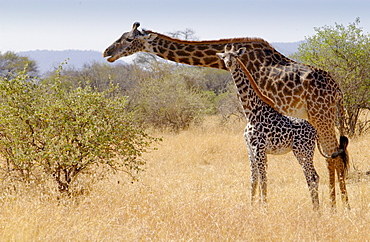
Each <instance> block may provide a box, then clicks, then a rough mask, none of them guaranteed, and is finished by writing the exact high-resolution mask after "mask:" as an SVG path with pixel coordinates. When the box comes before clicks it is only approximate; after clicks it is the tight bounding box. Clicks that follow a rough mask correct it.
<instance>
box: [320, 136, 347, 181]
mask: <svg viewBox="0 0 370 242" xmlns="http://www.w3.org/2000/svg"><path fill="white" fill-rule="evenodd" d="M348 143H349V141H348V138H347V137H346V136H340V139H339V148H338V149H337V150H336V151H335V152H334V153H333V154H331V155H327V154H325V153H324V151H323V150H322V148H321V145H320V143H319V139H317V147H318V149H319V151H320V154H321V155H322V156H323V157H325V158H332V159H334V158H337V157H338V156H340V157H341V158H342V162H343V166H344V172H345V174H346V173H347V171H348V168H349V157H348V151H347V146H348Z"/></svg>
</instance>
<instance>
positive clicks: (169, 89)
mask: <svg viewBox="0 0 370 242" xmlns="http://www.w3.org/2000/svg"><path fill="white" fill-rule="evenodd" d="M171 66H172V65H169V66H168V68H169V67H171ZM192 74H193V72H192V69H190V68H179V67H177V68H176V69H169V70H168V71H163V72H162V73H160V75H157V76H152V77H150V78H146V79H144V80H141V82H140V83H139V84H138V87H137V89H136V93H133V95H132V96H131V97H132V103H133V104H134V105H135V108H137V113H138V116H139V117H140V120H141V121H142V122H143V123H144V124H148V125H152V126H154V127H156V128H160V129H163V128H164V129H170V130H173V131H178V130H182V129H186V128H188V127H189V126H190V125H191V124H194V123H195V124H197V123H199V122H201V121H202V118H203V116H204V114H207V113H208V112H210V109H211V105H210V103H209V102H210V100H209V99H210V95H209V94H207V93H206V92H202V91H200V90H198V89H197V88H195V87H192V86H189V85H188V83H187V81H188V80H189V78H190V77H191V75H192ZM191 78H193V77H191Z"/></svg>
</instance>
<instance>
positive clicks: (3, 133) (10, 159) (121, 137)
mask: <svg viewBox="0 0 370 242" xmlns="http://www.w3.org/2000/svg"><path fill="white" fill-rule="evenodd" d="M59 71H60V70H59ZM115 90H116V87H114V86H111V87H110V88H109V89H108V90H105V91H101V92H98V91H94V90H92V88H91V87H90V86H89V85H87V86H85V87H83V88H82V87H79V88H76V89H70V90H67V89H66V88H62V85H61V82H60V80H59V78H58V75H57V76H56V77H55V79H54V82H48V84H40V83H38V82H37V80H34V79H30V78H29V76H28V75H27V74H25V73H24V72H23V73H19V74H18V75H16V76H15V77H13V78H11V79H7V78H2V79H0V98H1V100H0V154H1V156H2V157H3V158H5V161H6V162H5V171H6V172H7V173H8V175H13V176H16V177H18V178H20V179H21V180H23V181H30V180H32V179H39V178H40V177H41V176H44V177H47V178H48V179H53V180H54V181H55V182H56V183H57V185H58V188H59V191H61V192H67V193H69V192H70V185H71V184H72V183H73V182H74V181H75V180H76V178H77V177H78V176H81V175H83V174H85V175H86V173H85V172H86V171H88V170H90V172H91V169H92V168H93V167H96V166H98V165H99V166H100V167H104V168H108V170H110V171H117V170H122V171H125V172H128V173H129V174H131V175H133V176H134V175H135V173H137V172H139V171H140V170H142V166H143V165H144V164H145V162H144V161H143V160H142V159H141V156H142V154H143V153H144V152H145V151H146V149H147V148H148V147H149V146H150V144H151V143H152V142H153V141H155V140H156V139H155V138H153V137H151V136H149V135H148V134H147V133H145V132H144V131H143V130H141V129H139V128H137V127H136V126H135V125H134V122H133V117H132V114H131V113H129V112H128V111H127V110H126V108H125V106H126V98H124V97H122V96H118V95H114V94H115ZM108 96H109V98H108Z"/></svg>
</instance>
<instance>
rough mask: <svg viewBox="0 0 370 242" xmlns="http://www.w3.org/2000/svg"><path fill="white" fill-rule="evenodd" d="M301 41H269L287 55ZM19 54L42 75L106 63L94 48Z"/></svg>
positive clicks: (22, 52) (293, 50) (293, 51)
mask: <svg viewBox="0 0 370 242" xmlns="http://www.w3.org/2000/svg"><path fill="white" fill-rule="evenodd" d="M301 43H303V41H300V42H292V43H271V44H272V45H273V46H274V47H275V48H276V49H277V50H278V51H279V52H280V53H282V54H284V55H286V56H289V55H291V54H293V53H295V52H296V51H297V50H298V46H299V45H300V44H301ZM18 54H19V55H20V56H27V57H28V58H30V59H31V60H34V61H36V63H37V65H38V68H39V73H40V74H41V75H43V74H44V73H46V72H48V71H53V70H54V69H55V68H57V67H58V66H59V65H60V64H61V63H62V62H64V61H65V60H67V59H68V58H69V60H68V67H74V68H76V69H80V68H82V67H83V65H84V64H88V63H93V62H102V63H108V62H107V60H106V59H105V58H103V57H102V53H101V52H100V51H94V50H62V51H57V50H31V51H21V52H18ZM125 60H126V61H127V62H130V61H132V58H125ZM115 63H125V61H124V60H122V59H120V60H118V62H117V61H116V62H115Z"/></svg>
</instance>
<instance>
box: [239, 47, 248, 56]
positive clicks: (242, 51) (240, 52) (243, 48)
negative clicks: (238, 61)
mask: <svg viewBox="0 0 370 242" xmlns="http://www.w3.org/2000/svg"><path fill="white" fill-rule="evenodd" d="M246 50H247V49H246V48H245V47H242V48H240V49H239V50H238V51H237V55H238V56H242V55H244V53H245V51H246Z"/></svg>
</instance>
